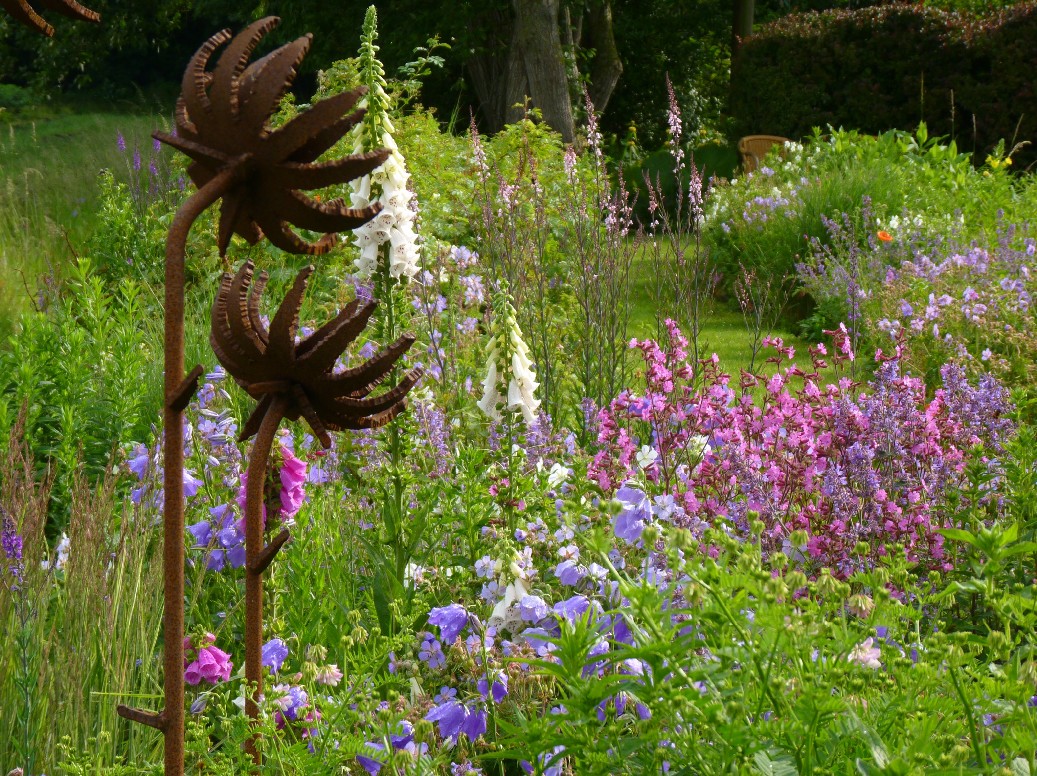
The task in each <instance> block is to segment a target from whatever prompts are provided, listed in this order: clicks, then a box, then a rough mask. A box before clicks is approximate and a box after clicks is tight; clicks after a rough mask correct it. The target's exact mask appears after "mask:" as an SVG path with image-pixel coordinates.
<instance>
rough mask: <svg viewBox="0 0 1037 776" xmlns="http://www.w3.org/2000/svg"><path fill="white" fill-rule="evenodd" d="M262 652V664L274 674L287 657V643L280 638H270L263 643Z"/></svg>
mask: <svg viewBox="0 0 1037 776" xmlns="http://www.w3.org/2000/svg"><path fill="white" fill-rule="evenodd" d="M262 654H263V661H262V662H263V665H265V666H266V667H267V668H269V669H270V670H271V671H272V672H273V673H275V674H276V673H277V672H278V671H280V670H281V666H282V665H283V664H284V661H285V659H286V658H287V657H288V645H287V644H285V643H284V641H283V640H282V639H270V641H268V642H267V643H266V644H264V645H263V649H262Z"/></svg>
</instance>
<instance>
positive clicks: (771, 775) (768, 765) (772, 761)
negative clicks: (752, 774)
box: [753, 751, 799, 776]
mask: <svg viewBox="0 0 1037 776" xmlns="http://www.w3.org/2000/svg"><path fill="white" fill-rule="evenodd" d="M753 762H754V763H755V764H756V770H757V772H758V773H761V774H763V776H799V771H797V770H796V763H795V761H794V760H793V759H792V757H791V756H790V755H788V754H785V753H781V754H778V755H773V756H772V755H771V754H770V753H768V752H765V751H760V752H757V753H756V755H755V756H754V757H753Z"/></svg>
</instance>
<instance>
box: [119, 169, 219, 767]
mask: <svg viewBox="0 0 1037 776" xmlns="http://www.w3.org/2000/svg"><path fill="white" fill-rule="evenodd" d="M238 174H239V170H238V165H232V166H230V167H228V168H227V169H225V170H223V171H221V172H220V173H219V174H218V175H216V176H215V177H214V178H213V179H212V180H211V181H209V182H208V183H207V184H206V185H205V186H203V187H202V188H200V189H199V190H198V191H196V192H195V193H194V194H192V195H191V196H190V197H188V198H187V200H186V201H185V202H184V204H183V205H181V206H180V209H179V210H177V212H176V215H175V216H174V217H173V224H172V226H170V228H169V234H168V235H167V237H166V331H165V372H166V374H165V407H164V410H163V413H162V415H163V417H162V421H163V429H164V431H165V439H164V444H165V446H164V448H163V449H164V460H163V492H164V493H163V498H164V500H163V505H164V506H163V513H164V514H163V522H164V526H165V530H164V534H163V537H164V538H163V541H164V553H165V556H164V563H165V568H164V572H165V611H164V612H163V615H162V632H163V639H164V645H165V646H164V652H165V654H164V673H165V676H164V682H165V687H164V689H165V710H164V711H163V712H162V717H163V719H164V730H165V756H164V762H165V776H182V774H183V773H184V407H185V406H186V404H187V400H189V399H190V394H192V393H193V390H190V389H188V390H186V391H185V388H184V385H185V379H184V254H185V252H186V248H187V235H188V233H189V232H190V231H191V224H193V223H194V221H195V219H197V218H198V216H200V215H201V214H202V213H203V212H204V211H205V209H206V208H208V207H209V206H210V205H212V204H213V203H214V202H215V201H216V200H218V199H219V198H220V197H221V196H223V194H224V192H225V191H226V190H227V189H228V188H229V186H230V185H231V184H233V183H234V182H235V181H236V180H237V177H238ZM192 374H195V373H194V372H192ZM197 374H199V375H200V374H201V372H200V371H199V372H197ZM192 384H193V385H194V386H195V387H197V382H193V383H192ZM131 719H132V717H131ZM136 721H140V720H136Z"/></svg>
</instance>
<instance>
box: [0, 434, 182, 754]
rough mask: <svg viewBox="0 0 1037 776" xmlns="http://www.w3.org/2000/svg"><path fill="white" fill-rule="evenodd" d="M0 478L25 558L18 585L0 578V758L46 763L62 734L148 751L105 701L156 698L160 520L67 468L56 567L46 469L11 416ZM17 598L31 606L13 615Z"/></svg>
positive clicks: (81, 741) (149, 741)
mask: <svg viewBox="0 0 1037 776" xmlns="http://www.w3.org/2000/svg"><path fill="white" fill-rule="evenodd" d="M0 483H2V486H0V499H2V503H3V506H4V508H5V509H6V510H7V512H8V514H9V515H11V516H12V517H13V518H14V520H15V522H16V524H17V525H18V528H19V530H20V532H21V535H22V538H23V540H24V566H25V571H24V582H23V584H22V585H21V586H20V588H19V589H18V590H12V589H11V588H10V587H9V586H4V585H0V626H2V632H3V634H4V639H3V643H4V645H5V648H4V650H2V651H0V763H2V764H3V767H4V768H6V767H9V766H14V765H21V766H23V767H25V768H26V771H25V772H26V773H29V772H30V771H29V770H28V768H29V767H31V768H32V772H33V773H44V772H51V771H53V770H54V769H55V766H56V765H57V764H58V762H59V760H60V748H59V746H60V744H61V743H62V738H63V737H65V736H67V737H68V738H69V739H70V740H69V743H70V744H71V746H72V748H73V749H74V750H76V751H86V750H89V751H92V752H94V754H95V756H96V758H97V761H98V762H103V763H108V764H112V763H115V762H117V757H119V756H125V755H129V756H131V757H140V759H142V760H145V759H149V758H150V759H153V758H154V757H155V755H156V751H157V745H158V742H159V738H158V737H157V736H155V735H154V734H153V731H150V730H143V729H141V728H139V727H131V726H130V725H129V723H127V722H125V721H124V720H121V719H120V718H118V717H117V716H116V714H115V705H116V704H117V703H131V704H135V705H141V706H149V705H150V706H157V705H158V704H159V699H160V688H161V684H160V679H161V677H160V672H159V668H160V667H159V665H158V663H157V662H156V660H155V659H154V657H153V656H154V655H155V654H157V644H158V639H159V633H160V628H161V617H162V605H161V594H162V566H161V560H160V558H161V539H160V532H159V528H158V527H157V526H156V525H155V524H154V523H153V522H152V521H151V519H150V515H148V516H145V515H144V514H143V513H140V512H138V511H136V510H135V509H134V508H133V505H132V504H129V503H128V502H126V501H125V500H124V499H122V498H121V497H120V496H119V495H118V494H117V492H116V488H115V478H114V477H113V476H112V473H111V472H110V471H109V473H108V474H107V475H106V476H105V477H104V478H103V479H102V480H101V481H100V482H99V483H98V484H96V485H90V484H89V483H88V482H87V480H86V478H85V477H83V476H81V475H80V476H77V477H76V478H75V480H74V482H73V485H72V495H71V498H72V507H73V508H72V519H71V521H70V522H69V525H68V538H69V547H70V549H69V553H68V557H67V560H66V561H65V563H64V564H63V566H62V567H60V568H59V567H58V562H57V558H56V557H55V553H54V552H53V550H52V549H51V547H50V543H48V541H47V538H46V533H45V531H44V526H45V525H46V521H47V509H48V505H49V501H50V494H49V490H50V481H49V479H48V478H46V477H45V478H44V479H43V480H42V481H41V480H40V479H39V478H38V477H37V476H36V465H35V462H34V461H33V458H32V454H31V452H30V451H29V448H28V446H27V445H26V444H25V442H24V440H23V438H22V426H21V424H19V425H18V426H16V428H15V430H14V432H13V436H12V439H11V441H10V443H9V444H8V446H7V452H6V454H5V455H4V456H3V457H2V458H0ZM45 561H46V565H47V566H48V568H44V567H43V566H44V562H45ZM5 571H6V568H5ZM19 601H21V605H22V606H25V607H28V608H29V609H30V610H31V613H32V617H31V618H27V619H26V618H22V619H21V621H19V617H18V611H17V610H18V607H19ZM15 635H19V636H20V638H12V636H15ZM26 673H28V674H29V675H28V677H27V676H26ZM27 679H28V681H26V680H27ZM23 742H28V746H25V745H23Z"/></svg>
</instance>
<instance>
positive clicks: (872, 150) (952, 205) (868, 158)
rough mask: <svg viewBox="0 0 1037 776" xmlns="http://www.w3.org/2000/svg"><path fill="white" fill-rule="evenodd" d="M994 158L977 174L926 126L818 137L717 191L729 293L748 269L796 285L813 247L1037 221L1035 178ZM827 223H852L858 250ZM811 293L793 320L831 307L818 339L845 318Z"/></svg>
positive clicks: (991, 233)
mask: <svg viewBox="0 0 1037 776" xmlns="http://www.w3.org/2000/svg"><path fill="white" fill-rule="evenodd" d="M1002 153H1003V148H1002ZM997 158H1001V157H997ZM992 159H994V163H993V164H988V165H986V166H985V167H984V168H982V169H976V168H975V167H973V165H972V163H971V160H970V158H969V155H968V154H964V153H961V152H960V151H959V150H958V148H957V146H956V144H955V143H954V142H953V141H950V142H947V141H946V139H945V138H940V137H935V136H933V135H932V134H931V133H930V132H929V131H928V129H927V127H926V126H925V125H924V124H922V125H919V127H918V129H917V131H916V132H915V133H910V132H904V131H900V130H891V131H888V132H885V133H883V134H881V135H878V136H868V135H864V134H862V133H859V132H857V131H849V130H832V129H831V128H829V132H828V133H827V134H822V133H821V132H820V131H817V130H815V131H814V133H813V135H812V137H811V138H809V139H808V140H807V141H805V143H804V144H803V145H801V144H799V143H793V144H791V145H788V146H786V147H785V149H775V150H773V151H772V152H771V155H770V156H769V157H768V158H767V160H765V162H764V168H763V169H761V170H757V171H756V172H754V173H752V174H751V175H749V176H746V177H744V178H736V179H733V180H732V181H730V182H729V183H721V184H720V185H719V186H717V187H715V188H714V189H713V190H712V194H711V196H710V197H709V198H708V199H707V204H706V226H705V228H704V232H705V240H706V242H707V244H708V245H709V246H710V247H711V249H712V250H713V251H714V253H715V255H716V257H717V262H718V265H719V267H720V269H721V271H722V272H723V273H724V275H725V282H726V283H727V284H728V285H730V283H731V282H732V281H733V280H734V279H735V278H737V277H738V276H739V274H740V272H741V268H742V267H743V266H745V267H747V268H752V269H755V270H757V271H758V272H759V273H760V274H761V276H763V277H782V276H789V277H791V276H793V275H795V274H796V269H797V265H799V264H803V263H805V264H807V265H810V261H811V260H810V255H811V251H812V249H811V243H812V242H814V243H815V244H816V245H817V246H828V247H829V248H831V249H833V250H835V251H836V252H837V253H838V252H839V251H840V250H841V251H842V254H841V255H844V256H845V255H848V251H849V249H850V245H851V244H852V245H853V246H856V247H858V248H859V247H862V246H867V245H868V244H869V240H870V241H871V242H874V241H875V232H876V231H877V230H880V229H890V228H891V227H890V224H891V223H899V224H901V225H902V226H901V227H898V228H900V229H902V230H903V231H904V232H905V234H906V233H907V232H908V231H911V232H914V233H917V235H916V236H921V235H929V236H933V237H936V236H942V237H941V239H944V238H945V239H951V237H952V236H953V238H954V239H957V240H960V241H963V242H965V241H968V240H970V239H973V238H977V237H983V238H985V239H993V238H994V237H995V235H996V233H997V230H998V228H999V224H1000V223H1001V222H1000V221H999V218H1003V219H1006V220H1007V221H1009V222H1021V221H1024V220H1025V219H1027V218H1028V217H1029V208H1030V207H1031V203H1032V202H1033V199H1034V196H1035V195H1037V187H1035V186H1034V185H1033V184H1032V183H1031V182H1030V179H1028V178H1022V179H1018V180H1016V179H1014V178H1013V177H1012V176H1010V175H1009V174H1007V167H1008V165H1006V164H1004V163H1003V162H998V161H997V159H996V158H994V157H992ZM999 212H1000V213H1001V216H998V213H999ZM828 220H834V221H835V222H837V223H840V224H842V223H844V222H847V223H849V224H852V225H853V227H854V234H853V236H852V238H849V236H847V237H848V238H849V239H850V242H849V243H847V244H846V245H843V246H841V247H839V246H835V245H834V243H835V235H833V234H832V233H831V231H830V229H829V226H828V225H826V221H828ZM847 220H848V221H847ZM865 222H867V223H865ZM905 245H906V243H905ZM813 250H815V252H816V250H817V249H813ZM903 258H905V259H907V258H909V257H908V256H907V255H905V256H904V257H903ZM890 261H892V260H891V259H890ZM844 263H845V262H844ZM873 269H874V268H873ZM862 271H863V270H862ZM875 271H877V270H875ZM883 271H884V268H883ZM876 280H878V278H876ZM807 286H808V290H809V291H810V293H811V294H812V295H813V299H812V300H808V299H805V298H801V300H800V302H799V303H794V304H793V309H792V310H791V311H790V312H791V314H792V315H793V316H794V317H804V316H809V315H811V314H812V313H815V310H814V308H813V305H814V304H819V305H821V306H822V309H821V310H820V311H817V316H816V317H815V320H816V321H817V323H818V325H817V326H816V327H814V328H811V330H810V337H812V338H814V339H815V341H816V338H817V337H818V336H819V335H820V329H821V328H832V325H833V324H835V325H837V324H838V323H839V321H840V320H843V319H844V316H845V315H846V310H845V304H844V303H836V302H834V301H833V298H829V297H828V296H826V295H824V294H821V293H818V292H817V289H816V288H815V287H813V286H811V284H810V283H807ZM840 305H841V306H840Z"/></svg>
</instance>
